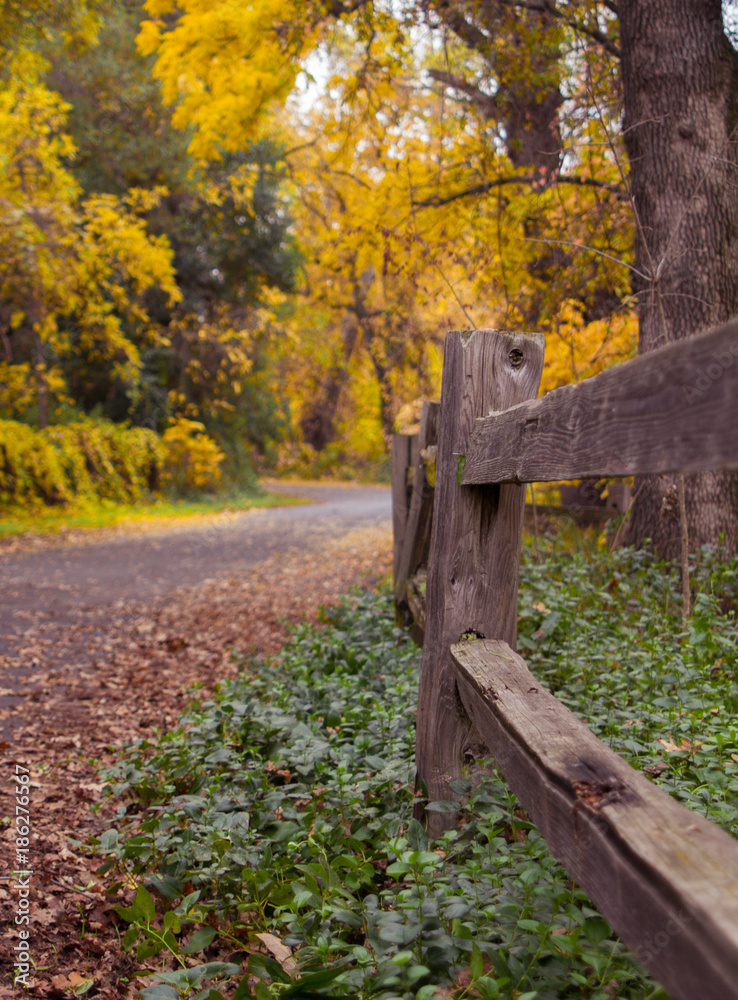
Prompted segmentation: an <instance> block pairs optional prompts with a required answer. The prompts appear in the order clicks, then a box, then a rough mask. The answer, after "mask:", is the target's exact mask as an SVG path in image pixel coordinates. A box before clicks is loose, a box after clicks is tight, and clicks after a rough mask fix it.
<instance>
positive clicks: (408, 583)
mask: <svg viewBox="0 0 738 1000" xmlns="http://www.w3.org/2000/svg"><path fill="white" fill-rule="evenodd" d="M542 367H543V338H542V337H540V336H538V335H527V334H519V333H506V332H498V331H486V330H480V331H475V332H474V333H471V334H466V333H459V332H455V333H451V334H449V335H448V338H447V340H446V348H445V353H444V366H443V387H442V395H441V403H440V408H439V406H438V405H437V404H427V405H426V407H425V409H424V411H423V417H422V421H421V429H420V435H419V439H418V441H417V442H416V444H415V445H413V443H412V442H411V441H410V440H409V439H407V440H403V439H402V438H398V439H397V440H396V443H395V446H394V448H393V470H398V472H397V474H396V475H395V476H394V477H393V495H394V500H395V510H396V517H395V527H396V535H395V584H396V589H395V597H396V600H397V601H398V602H399V603H400V605H402V604H403V602H404V603H405V604H406V605H408V607H412V608H413V611H414V613H415V614H416V615H418V616H419V617H420V618H421V623H422V626H423V631H424V646H423V659H422V666H421V676H420V691H419V699H418V719H417V724H418V732H417V745H416V755H417V766H418V776H419V780H420V782H421V783H422V784H423V785H424V786H425V789H426V791H427V794H428V796H429V798H430V799H431V800H437V799H451V798H454V796H453V794H451V793H450V792H449V782H450V781H451V780H452V779H453V778H455V777H457V776H459V775H460V774H461V773H462V770H463V768H464V765H465V763H471V762H472V761H474V760H479V759H481V758H484V757H488V756H490V755H491V756H492V757H493V758H494V759H495V761H496V763H497V764H498V765H499V766H500V767H501V769H502V771H503V773H504V774H505V776H506V779H507V781H508V782H509V784H510V787H511V788H512V789H513V791H514V792H515V793H516V795H517V796H518V798H519V799H520V801H521V803H522V804H523V806H524V807H525V808H526V810H527V811H528V813H529V815H530V817H531V819H532V821H533V822H534V823H535V824H536V826H537V827H538V828H539V830H540V831H541V832H542V834H543V836H544V837H545V838H546V841H547V842H548V845H549V847H550V849H551V852H552V853H553V854H554V856H555V857H557V858H558V859H559V860H560V861H561V863H562V864H563V865H564V867H565V868H566V869H567V871H568V872H569V873H570V875H571V876H572V877H573V878H574V879H575V880H576V881H577V882H578V883H579V884H580V885H581V886H582V887H583V888H584V889H585V890H586V892H587V893H588V894H589V895H590V896H591V897H592V899H593V900H594V901H595V903H596V904H597V906H598V907H599V909H600V911H601V912H602V913H603V915H604V916H605V917H606V918H607V919H608V920H609V922H610V924H611V925H612V927H613V928H614V930H615V931H616V932H617V933H618V934H619V935H620V937H621V938H622V939H623V940H624V941H625V942H626V944H628V945H629V947H630V948H631V949H633V950H634V952H635V954H636V955H637V956H638V958H639V959H640V960H641V961H642V962H643V963H644V964H645V965H646V967H647V968H648V969H649V971H650V972H651V973H652V974H653V975H654V976H655V977H656V978H657V979H658V980H659V981H660V982H661V983H662V984H663V985H664V987H665V988H666V989H667V990H668V991H669V992H670V993H671V994H672V996H673V997H675V998H676V1000H738V841H736V840H734V839H733V838H731V837H730V836H728V834H726V833H725V832H723V831H722V830H720V829H718V828H717V827H715V826H713V825H712V824H711V823H709V822H707V821H706V820H705V819H704V818H703V817H701V816H699V815H698V814H696V813H693V812H691V811H689V810H687V809H685V808H684V807H683V806H681V805H679V804H678V803H677V802H676V801H675V800H674V799H672V798H671V796H669V795H668V794H667V793H666V792H664V791H662V790H661V789H660V788H658V787H657V786H656V785H654V784H653V783H652V782H650V781H649V780H648V779H647V778H646V777H644V776H643V775H642V774H641V773H639V772H636V771H634V770H633V769H632V768H630V767H629V766H628V765H627V764H626V763H625V762H624V761H623V760H622V759H621V758H620V757H619V756H618V755H617V754H615V753H614V752H613V751H612V750H610V749H609V748H608V747H606V746H605V745H604V744H603V743H601V742H600V741H599V740H598V739H597V738H596V737H595V736H594V735H593V734H592V733H591V732H590V731H589V729H587V727H586V726H585V725H584V724H583V723H581V722H580V721H579V720H578V719H577V718H576V717H575V716H574V715H573V714H572V713H571V712H570V711H569V710H568V709H567V708H565V707H564V706H563V705H562V704H561V703H560V702H558V701H557V699H556V698H554V697H553V696H552V695H551V694H550V693H548V692H547V691H545V690H544V689H543V688H542V686H541V685H540V683H539V682H538V681H537V680H536V678H535V677H533V676H532V675H531V673H530V672H529V670H528V668H527V666H526V664H525V662H524V661H523V660H522V659H521V657H520V656H518V654H517V653H516V652H514V649H515V640H516V622H517V588H518V568H519V560H520V542H521V532H522V519H523V505H524V487H523V486H522V485H521V484H523V483H528V482H533V481H536V482H541V481H557V480H562V479H575V478H576V479H579V478H597V479H599V478H601V477H618V476H628V475H632V474H645V473H666V472H677V471H689V472H696V471H700V470H715V469H719V468H732V469H735V468H738V413H737V412H736V401H737V400H738V323H731V324H728V325H726V326H723V327H721V328H718V329H715V330H711V331H708V332H707V333H705V334H701V335H699V336H696V337H694V338H691V339H690V340H687V341H682V342H680V343H677V344H673V345H670V346H667V347H664V348H661V349H660V350H657V351H654V352H652V353H650V354H648V355H644V356H642V357H640V358H637V359H635V360H633V361H629V362H626V363H625V364H622V365H619V366H617V367H616V368H612V369H609V370H608V371H606V372H603V373H602V374H600V375H598V376H596V377H595V378H593V379H588V380H587V381H585V382H582V383H580V384H579V385H572V386H565V387H564V388H562V389H557V390H555V391H554V392H551V393H549V394H548V395H547V396H544V397H543V398H541V399H534V398H533V397H534V396H535V394H536V392H537V390H538V385H539V382H540V376H541V371H542ZM413 447H415V449H416V452H415V454H411V451H412V448H413ZM423 457H424V458H425V462H423V461H422V460H421V459H422V458H423ZM408 464H412V467H413V470H414V471H413V483H412V484H408V481H407V474H406V469H407V466H408ZM399 470H401V472H400V471H399ZM429 472H430V473H431V476H433V475H434V477H435V486H434V488H433V484H432V483H431V481H430V477H429ZM403 491H404V492H403ZM408 498H409V503H408ZM401 501H402V502H401ZM431 501H432V507H433V516H432V518H431ZM403 503H404V514H405V515H406V516H403ZM401 522H402V523H401ZM431 522H432V527H430V525H431ZM429 533H430V556H429V560H428V572H427V577H426V578H425V580H423V578H422V577H421V578H419V577H418V576H417V568H418V566H419V565H421V563H422V559H419V558H418V556H419V553H421V552H422V550H423V546H424V545H427V544H428V536H429ZM423 590H425V597H426V599H425V607H424V610H423V608H422V606H421V605H422V601H421V598H422V591H423ZM423 616H424V619H423ZM469 635H475V636H478V637H479V638H477V639H472V640H470V641H469V640H468V641H460V639H461V637H462V636H469ZM427 819H428V822H429V825H431V826H432V825H433V824H434V823H438V822H442V821H443V817H442V814H441V818H440V819H439V814H437V813H434V814H428V817H427Z"/></svg>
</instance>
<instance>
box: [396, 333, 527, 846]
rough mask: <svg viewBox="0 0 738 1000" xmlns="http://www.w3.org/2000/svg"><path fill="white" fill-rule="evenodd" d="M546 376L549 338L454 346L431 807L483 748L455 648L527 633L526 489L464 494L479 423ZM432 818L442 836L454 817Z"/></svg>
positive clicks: (447, 392)
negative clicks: (523, 601)
mask: <svg viewBox="0 0 738 1000" xmlns="http://www.w3.org/2000/svg"><path fill="white" fill-rule="evenodd" d="M542 370H543V337H542V336H541V335H540V334H523V333H507V332H500V331H497V330H476V331H474V332H473V333H464V332H459V331H453V332H451V333H449V334H448V336H447V338H446V346H445V350H444V357H443V385H442V391H441V419H440V429H439V441H438V453H437V459H436V489H435V498H434V506H435V517H434V518H433V528H432V536H431V555H430V562H429V571H428V585H427V590H426V625H425V642H424V645H423V659H422V665H421V672H420V690H419V694H418V718H417V738H416V763H417V768H418V780H419V784H420V787H422V788H424V791H425V792H426V794H427V796H428V798H429V800H431V801H434V800H440V799H449V798H453V795H452V793H451V792H450V790H449V782H450V781H451V780H452V779H453V778H455V777H458V776H459V775H460V773H461V771H462V768H463V765H464V760H465V755H466V756H467V757H469V756H473V755H474V750H475V747H476V741H475V737H474V735H473V732H472V730H471V724H470V723H469V721H468V718H467V716H466V713H465V712H464V710H463V707H462V706H461V701H460V699H459V695H458V691H457V687H456V677H455V670H454V666H453V661H452V658H451V652H450V647H451V646H452V644H454V643H456V642H458V641H459V639H460V637H461V636H462V634H464V633H465V632H475V633H477V634H478V635H480V636H484V637H485V638H488V639H502V640H504V641H505V642H507V643H508V645H510V646H511V647H512V648H513V649H514V648H515V640H516V634H517V628H516V625H517V600H518V566H519V561H520V542H521V534H522V524H523V507H524V502H525V494H524V492H523V488H522V487H520V486H517V485H508V486H477V487H472V488H469V487H468V486H465V487H461V486H460V485H459V482H460V479H461V472H462V471H463V462H464V456H465V454H466V448H467V443H468V441H469V438H470V436H471V433H472V430H473V429H474V423H475V420H476V419H477V418H478V417H484V416H487V415H488V414H489V413H490V412H492V411H496V410H503V409H507V408H508V407H510V406H514V405H515V404H516V403H521V402H523V401H524V400H527V399H530V398H531V397H533V396H535V395H536V392H537V391H538V385H539V383H540V379H541V372H542ZM427 818H428V825H429V828H430V829H431V831H432V832H440V830H441V829H442V828H443V827H444V826H447V825H448V823H449V822H450V819H451V817H449V816H448V815H447V814H446V815H444V814H438V813H433V814H428V817H427Z"/></svg>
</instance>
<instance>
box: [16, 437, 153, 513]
mask: <svg viewBox="0 0 738 1000" xmlns="http://www.w3.org/2000/svg"><path fill="white" fill-rule="evenodd" d="M162 465H163V449H162V444H161V441H160V439H159V437H158V436H157V435H156V434H155V433H154V431H150V430H146V429H145V428H141V427H125V426H121V425H118V424H114V423H111V422H110V421H107V420H99V419H90V418H88V419H84V420H78V421H76V422H74V423H71V424H65V425H60V426H54V427H47V428H44V429H43V430H37V429H35V428H32V427H29V426H27V425H26V424H21V423H18V422H17V421H14V420H0V502H2V503H4V504H8V505H11V504H12V505H17V506H31V507H32V506H34V505H36V504H59V503H62V504H63V503H68V502H70V501H72V500H74V499H90V500H92V499H97V500H117V501H121V502H130V501H136V500H140V499H142V498H143V497H144V496H145V495H146V494H148V493H149V492H151V491H152V490H153V489H155V488H156V487H157V486H158V481H159V479H160V476H161V470H162Z"/></svg>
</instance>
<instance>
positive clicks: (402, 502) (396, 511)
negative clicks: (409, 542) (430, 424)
mask: <svg viewBox="0 0 738 1000" xmlns="http://www.w3.org/2000/svg"><path fill="white" fill-rule="evenodd" d="M411 441H412V437H411V435H410V434H393V435H392V533H393V537H394V541H395V545H394V554H393V560H392V567H393V579H395V580H396V579H397V570H398V569H399V566H400V556H401V554H402V545H403V542H404V540H405V530H406V527H407V515H408V511H409V509H410V504H409V501H408V488H407V470H408V467H409V465H410V447H411Z"/></svg>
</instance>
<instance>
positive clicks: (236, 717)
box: [98, 539, 738, 1000]
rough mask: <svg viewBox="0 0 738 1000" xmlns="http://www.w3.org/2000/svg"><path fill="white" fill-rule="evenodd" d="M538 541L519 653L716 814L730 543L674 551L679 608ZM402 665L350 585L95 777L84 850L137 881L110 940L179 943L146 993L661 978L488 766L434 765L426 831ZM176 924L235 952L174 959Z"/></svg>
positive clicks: (629, 560)
mask: <svg viewBox="0 0 738 1000" xmlns="http://www.w3.org/2000/svg"><path fill="white" fill-rule="evenodd" d="M560 544H561V543H560V540H556V539H554V540H552V541H548V542H546V543H544V546H543V549H544V551H543V561H542V562H541V563H540V564H539V563H538V562H537V561H536V560H535V559H533V558H526V559H525V560H524V566H523V571H522V579H521V590H520V602H519V608H520V621H519V631H520V638H519V643H520V648H521V650H522V651H523V653H524V655H525V656H526V659H527V660H528V662H529V664H530V666H531V669H532V670H533V671H534V672H535V673H536V674H537V676H539V677H540V678H541V680H542V682H543V683H545V684H546V685H548V686H549V688H550V689H551V690H553V691H555V692H556V694H557V695H558V697H559V698H561V699H562V700H563V701H564V702H565V703H566V704H568V705H569V706H570V707H571V708H572V709H573V710H574V711H575V712H576V713H577V714H578V715H579V716H580V717H581V718H583V719H585V721H586V722H587V723H588V724H589V725H590V726H591V727H592V729H593V730H594V731H595V733H596V734H597V735H598V736H599V737H600V738H601V739H604V740H605V741H606V742H607V743H608V744H610V745H611V746H613V747H614V748H615V749H616V750H617V751H618V752H619V753H621V754H622V755H623V756H624V757H625V758H626V759H627V760H628V761H629V762H630V763H631V764H632V765H633V766H635V767H638V768H641V769H644V770H646V771H647V772H648V773H649V775H650V776H651V777H653V779H654V780H657V781H658V782H659V783H661V784H662V785H663V786H664V787H665V788H667V789H668V790H669V791H671V792H672V794H674V795H675V796H676V797H678V798H679V799H681V800H682V801H684V802H685V804H686V805H688V806H689V807H690V808H693V809H697V810H699V811H700V812H702V813H704V814H705V815H706V816H708V818H710V819H711V820H713V821H715V822H717V823H719V824H721V825H722V826H724V827H725V828H726V829H727V830H729V831H732V832H734V833H735V832H736V817H737V813H738V810H737V809H736V805H738V763H737V762H736V758H738V732H737V730H738V725H736V706H738V683H737V681H736V675H737V673H738V671H737V670H736V641H737V639H738V627H737V626H736V621H735V616H734V614H733V612H727V613H723V610H722V609H721V608H722V606H721V603H720V602H721V601H723V602H724V600H725V597H724V595H725V594H726V593H727V594H733V595H734V594H735V588H736V579H738V574H737V571H736V565H735V563H727V562H722V561H720V560H717V559H716V558H715V557H714V556H713V555H712V554H711V553H709V552H707V551H705V552H703V553H700V554H699V555H698V556H697V557H696V558H695V560H694V565H693V577H694V585H695V587H696V588H697V590H698V594H697V598H696V601H695V611H694V615H693V617H692V618H691V620H690V623H689V627H688V629H686V630H684V631H682V626H681V619H680V607H679V597H678V594H679V592H680V585H679V582H678V578H677V575H676V574H675V573H674V572H673V571H672V570H671V569H670V568H669V567H666V566H663V565H659V564H657V563H656V562H654V561H653V560H651V559H650V558H649V557H648V556H646V555H645V554H643V553H634V552H631V551H629V550H620V551H618V552H616V553H614V554H612V555H610V554H609V553H607V552H606V551H605V550H601V549H599V548H597V547H594V548H592V550H591V551H589V552H587V551H578V552H574V553H571V552H567V553H566V558H561V556H562V552H561V551H560ZM418 665H419V651H418V650H417V649H416V647H415V646H414V645H412V643H411V642H410V641H409V639H408V637H407V636H406V635H405V634H404V633H403V632H402V631H399V630H398V629H396V628H395V627H394V624H393V608H392V604H391V600H390V598H389V596H387V595H379V596H376V595H375V596H372V595H364V596H360V597H358V596H354V597H352V598H351V599H347V600H346V601H345V602H344V603H343V604H342V605H341V606H340V607H338V608H337V609H333V610H331V611H329V612H326V614H325V620H324V622H323V623H322V625H321V626H320V627H319V628H314V627H311V626H302V627H300V628H298V629H296V630H295V631H294V632H293V633H292V635H291V636H290V637H289V640H288V642H287V645H286V646H285V648H284V650H283V652H282V654H281V656H280V657H278V658H277V659H276V660H274V661H272V662H262V661H260V662H257V663H246V664H244V669H243V673H242V675H241V676H240V677H239V678H237V679H236V680H234V681H231V682H228V683H226V684H224V685H223V686H222V687H221V688H220V690H219V691H218V693H217V695H216V697H215V698H213V700H211V701H207V702H205V703H204V704H202V705H200V706H198V707H197V708H195V709H193V710H192V712H191V713H190V714H189V715H188V716H187V717H186V718H185V719H184V720H183V721H182V725H181V727H180V728H179V729H177V730H176V731H174V732H169V733H163V734H161V735H160V736H159V737H158V738H157V739H156V740H153V741H147V740H144V741H138V742H137V743H136V744H135V745H134V746H132V747H130V748H128V750H127V751H126V753H125V755H124V756H123V757H122V758H121V762H120V763H119V765H118V766H117V767H116V768H115V770H114V772H113V773H111V774H110V775H109V779H108V780H109V781H110V790H111V793H112V794H113V795H115V796H116V797H117V798H118V800H119V806H118V822H117V824H116V825H115V827H114V828H111V829H110V830H109V831H108V832H107V833H105V834H104V835H103V836H102V837H101V838H100V840H99V843H98V847H99V849H100V851H101V852H103V853H105V854H107V855H108V856H109V858H108V860H107V861H106V863H105V865H104V866H103V870H104V871H109V872H115V873H117V876H116V877H118V879H119V882H118V884H122V883H123V881H124V880H125V881H127V882H130V880H131V878H133V879H134V880H135V881H137V882H138V883H139V886H140V888H139V890H138V894H137V896H136V899H135V901H134V903H133V905H132V907H128V908H121V909H120V910H119V914H120V916H121V917H122V918H123V920H124V921H127V922H128V923H129V930H128V931H127V933H126V937H125V943H126V944H127V945H128V946H129V947H131V948H133V947H135V948H136V949H137V953H138V955H139V957H140V958H142V959H143V958H144V957H151V956H153V955H154V954H162V953H163V954H164V955H165V956H169V965H171V964H172V963H175V964H179V969H178V970H177V969H175V970H174V971H168V972H166V973H165V974H163V975H162V976H161V977H160V983H159V985H157V986H154V987H149V988H148V989H145V990H143V991H142V996H143V997H144V998H147V1000H154V998H165V997H167V998H169V997H175V996H185V995H187V996H196V997H199V998H205V997H208V998H212V1000H216V998H219V997H221V996H222V994H221V992H220V990H219V988H218V987H219V983H222V982H227V983H229V984H230V986H229V989H232V988H233V986H234V985H235V986H236V992H235V997H236V998H237V1000H243V998H245V997H247V996H252V995H255V996H256V997H257V998H258V1000H272V998H276V997H279V996H291V997H296V998H301V997H302V998H307V997H316V996H321V995H325V996H333V997H339V996H341V997H343V996H351V997H359V998H369V997H372V998H377V1000H394V998H402V1000H411V998H417V1000H432V998H433V997H438V998H439V1000H440V997H441V996H442V995H445V996H448V993H446V994H441V993H440V992H439V990H440V989H442V988H443V987H444V986H448V984H449V983H451V984H455V986H456V988H457V990H458V995H460V996H473V997H481V998H484V1000H487V998H496V997H500V998H509V1000H533V998H534V997H535V998H538V1000H554V998H567V997H571V998H574V997H586V998H591V1000H608V998H612V997H613V996H617V997H619V998H622V1000H636V998H637V1000H644V998H652V1000H655V998H657V997H663V996H665V995H664V994H663V991H660V989H659V987H658V986H657V985H656V984H655V983H654V982H653V981H652V980H651V979H650V978H649V977H648V975H647V974H646V973H645V972H644V971H643V969H642V968H641V967H640V966H639V965H638V963H637V962H636V961H635V959H634V958H633V957H632V956H631V955H630V953H629V952H628V950H627V949H626V948H625V946H624V945H623V944H622V943H621V942H620V941H619V940H618V939H617V938H616V937H615V936H614V935H613V934H612V932H611V930H610V928H609V927H608V925H607V923H606V922H605V921H604V920H603V919H602V917H601V916H600V915H599V914H598V913H597V911H596V909H595V908H594V906H593V905H592V904H591V902H590V901H589V900H588V898H587V897H586V895H585V894H584V893H583V892H582V891H581V890H580V889H578V888H577V887H576V886H574V885H572V883H571V881H570V880H569V879H568V877H567V875H566V873H565V872H564V871H563V869H562V868H561V867H560V866H559V865H558V863H557V862H556V861H555V860H554V859H553V858H552V857H551V856H550V854H549V852H548V850H547V847H546V844H545V842H544V841H543V839H542V838H541V836H540V835H539V833H538V831H537V830H536V829H535V828H534V827H533V826H532V825H531V824H530V823H529V822H528V820H527V817H526V815H525V813H524V812H523V811H522V810H521V809H520V808H519V807H518V804H517V802H516V800H515V797H514V796H513V795H512V794H511V793H510V792H509V790H508V789H507V786H506V784H505V782H504V780H503V779H502V778H501V776H500V775H498V774H497V773H495V771H494V770H493V769H490V770H489V772H488V775H489V776H488V778H487V779H486V780H485V781H483V782H481V783H479V782H478V781H477V780H476V779H475V782H474V785H473V786H472V782H471V781H470V780H466V779H464V780H459V781H456V782H454V785H453V791H454V793H455V794H456V795H457V796H458V802H457V803H456V804H452V805H451V806H449V804H448V803H431V804H430V805H429V808H431V809H434V808H435V809H439V810H443V809H447V808H450V809H454V810H456V809H459V808H460V810H461V820H460V823H459V825H458V828H456V829H453V830H451V831H450V832H448V833H447V834H445V835H444V837H442V838H440V839H439V840H436V841H434V842H431V843H429V842H428V840H427V838H426V835H425V833H424V830H423V828H422V826H421V825H420V824H419V823H418V822H417V821H416V820H414V819H413V818H412V815H413V804H414V801H415V774H414V768H413V763H412V762H413V752H414V751H413V744H414V708H415V702H416V697H417V671H418ZM673 747H676V749H670V748H673ZM144 883H145V885H144ZM144 893H145V895H144ZM154 899H156V900H157V902H156V904H155V903H154ZM196 928H197V929H196ZM264 931H267V932H270V933H272V934H275V935H277V936H278V937H279V938H280V939H281V940H282V941H283V942H285V943H286V944H287V945H289V946H290V947H291V948H292V949H293V950H294V953H295V959H296V962H297V968H296V971H291V972H287V971H285V969H284V968H283V966H282V965H280V963H278V962H277V961H275V960H274V959H273V958H270V957H269V956H265V955H262V954H258V953H256V947H257V942H256V941H255V939H254V935H255V934H256V933H259V932H264ZM198 935H199V936H198ZM198 947H199V948H201V950H202V949H205V948H208V949H209V953H210V958H211V959H213V958H215V957H217V956H219V955H222V954H224V953H227V954H226V955H225V957H226V958H228V961H229V962H230V964H231V965H233V964H235V965H236V966H237V967H238V971H237V972H236V971H232V970H231V969H230V968H226V966H225V965H222V966H218V967H217V969H216V968H215V966H214V965H213V962H212V961H205V962H204V963H203V964H201V965H198V966H195V968H194V970H192V969H190V970H189V971H187V972H186V973H185V971H184V970H185V968H186V967H187V964H188V962H187V961H185V960H183V959H182V956H183V955H185V956H188V957H189V956H190V955H194V954H196V953H197V949H198ZM248 953H250V954H248ZM203 957H205V958H207V957H208V956H203ZM188 960H190V959H189V958H188ZM245 961H247V963H248V973H247V974H245V972H244V969H243V963H244V962H245ZM226 964H228V963H226ZM195 970H199V971H197V972H196V971H195ZM462 973H463V977H464V978H463V979H461V978H459V977H460V975H461V974H462ZM187 976H191V977H192V982H190V980H188V979H187ZM206 979H208V981H209V985H203V983H204V981H205V980H206ZM195 980H196V981H195ZM250 983H253V984H254V985H253V987H252V986H251V985H250ZM229 995H230V994H229Z"/></svg>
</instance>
